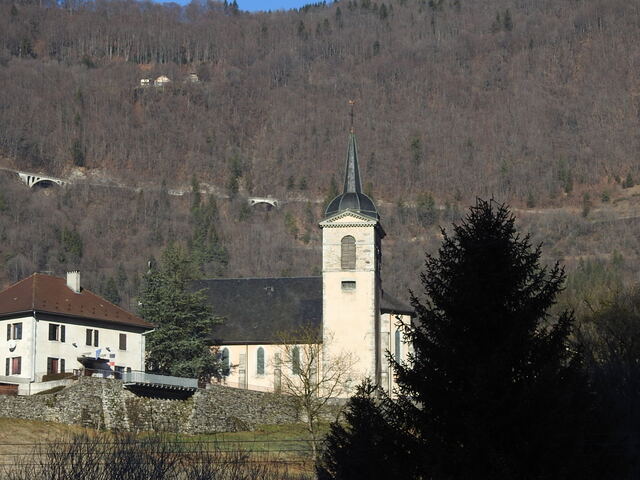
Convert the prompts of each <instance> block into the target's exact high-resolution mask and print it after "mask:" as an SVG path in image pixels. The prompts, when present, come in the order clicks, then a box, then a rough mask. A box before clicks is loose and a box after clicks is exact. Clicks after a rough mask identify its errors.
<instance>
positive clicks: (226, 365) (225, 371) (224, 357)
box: [220, 348, 231, 377]
mask: <svg viewBox="0 0 640 480" xmlns="http://www.w3.org/2000/svg"><path fill="white" fill-rule="evenodd" d="M220 362H221V363H222V375H224V376H225V377H226V376H227V375H229V373H230V371H231V365H230V362H229V349H228V348H223V349H222V352H220Z"/></svg>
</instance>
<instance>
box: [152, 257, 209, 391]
mask: <svg viewBox="0 0 640 480" xmlns="http://www.w3.org/2000/svg"><path fill="white" fill-rule="evenodd" d="M196 273H197V268H195V267H194V265H193V262H192V260H191V258H190V256H189V255H188V254H187V252H186V251H185V250H184V249H183V248H181V247H180V246H177V245H169V246H168V247H167V248H166V250H165V251H164V252H163V254H162V259H161V262H160V265H159V267H158V268H157V269H152V270H150V271H149V272H147V274H145V276H144V282H143V288H142V292H141V294H140V297H139V298H140V303H141V305H140V308H139V313H140V315H141V316H142V317H143V318H144V319H145V320H147V321H148V322H151V323H153V324H154V325H155V330H154V331H153V332H151V333H150V334H148V335H147V369H148V370H149V371H151V372H154V373H160V374H165V375H176V376H182V377H192V378H193V377H196V378H199V379H201V380H208V379H210V378H211V377H212V376H217V375H218V374H219V372H220V365H219V362H218V361H217V360H216V359H215V357H214V356H213V355H212V354H211V351H210V350H209V343H210V342H209V336H210V335H211V334H212V332H213V329H214V328H215V326H216V325H217V324H218V323H220V322H221V319H220V318H219V317H216V316H215V315H214V314H213V312H212V311H211V307H210V306H209V305H208V304H207V303H206V301H205V298H204V295H203V294H202V293H201V292H194V291H191V290H190V289H189V282H190V281H191V280H193V279H194V277H195V274H196Z"/></svg>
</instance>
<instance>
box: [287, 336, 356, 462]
mask: <svg viewBox="0 0 640 480" xmlns="http://www.w3.org/2000/svg"><path fill="white" fill-rule="evenodd" d="M328 337H329V340H326V338H327V336H326V335H325V342H324V343H321V342H319V332H318V330H317V329H315V328H311V327H301V328H299V329H297V330H295V331H290V332H284V333H282V334H281V335H280V338H281V345H280V355H279V360H276V364H275V365H274V367H275V368H276V369H280V379H281V392H282V393H284V394H287V395H290V396H292V397H293V398H294V399H295V401H296V403H297V405H298V408H299V411H300V413H301V414H302V416H303V419H304V421H305V424H306V428H307V431H308V433H309V436H310V437H311V441H310V443H311V449H312V452H313V455H314V458H317V455H318V442H319V441H320V440H321V433H320V430H321V424H322V423H323V421H328V420H329V419H330V418H331V410H330V407H335V408H336V411H334V413H335V415H334V416H333V419H335V418H336V417H337V416H338V415H339V412H340V399H344V398H346V397H348V396H349V395H350V393H349V388H350V386H351V382H352V378H351V377H352V373H353V367H354V365H355V363H356V361H357V358H355V356H354V355H353V354H351V353H342V354H339V355H332V356H327V355H326V354H325V352H326V347H327V345H328V343H330V342H331V335H329V336H328Z"/></svg>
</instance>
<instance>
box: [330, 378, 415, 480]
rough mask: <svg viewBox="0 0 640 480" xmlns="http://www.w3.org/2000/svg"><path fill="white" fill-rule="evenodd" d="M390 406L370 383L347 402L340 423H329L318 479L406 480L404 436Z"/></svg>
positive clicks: (359, 389)
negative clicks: (404, 479) (389, 409)
mask: <svg viewBox="0 0 640 480" xmlns="http://www.w3.org/2000/svg"><path fill="white" fill-rule="evenodd" d="M389 407H391V408H393V404H392V403H391V402H390V401H389V399H388V398H387V397H386V396H385V395H384V394H383V393H382V392H380V391H379V390H378V389H376V388H375V387H374V386H373V385H372V384H371V382H370V381H368V380H367V381H365V382H364V383H363V384H362V385H360V386H359V387H358V390H357V392H356V394H355V395H354V396H353V397H352V398H351V399H350V400H349V403H348V404H347V407H346V409H345V413H344V423H337V422H336V423H333V424H332V425H331V431H330V433H329V435H328V436H327V439H326V445H325V448H326V449H325V452H326V454H325V455H324V458H323V462H322V464H321V465H319V466H318V479H319V480H328V479H333V480H378V479H380V480H388V479H390V478H408V476H407V468H406V466H407V463H406V462H407V459H408V457H407V455H406V454H407V450H406V448H405V446H406V442H405V439H404V435H403V434H402V433H401V432H402V430H401V429H399V428H398V427H397V426H396V425H394V423H393V419H394V418H395V416H394V415H391V414H390V413H389V412H388V411H387V409H388V408H389Z"/></svg>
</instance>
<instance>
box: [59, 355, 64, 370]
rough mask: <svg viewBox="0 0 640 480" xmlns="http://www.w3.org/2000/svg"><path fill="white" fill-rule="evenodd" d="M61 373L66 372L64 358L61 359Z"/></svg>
mask: <svg viewBox="0 0 640 480" xmlns="http://www.w3.org/2000/svg"><path fill="white" fill-rule="evenodd" d="M60 373H64V358H61V359H60Z"/></svg>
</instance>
